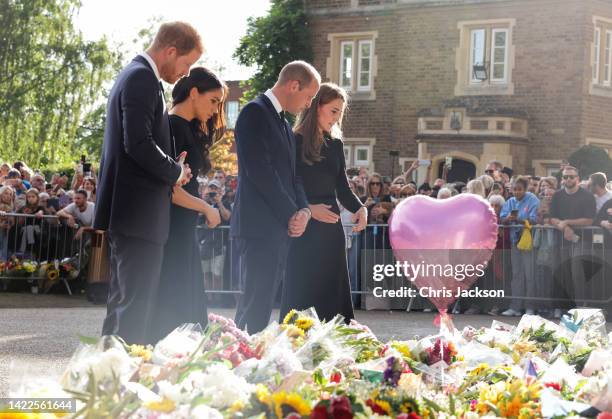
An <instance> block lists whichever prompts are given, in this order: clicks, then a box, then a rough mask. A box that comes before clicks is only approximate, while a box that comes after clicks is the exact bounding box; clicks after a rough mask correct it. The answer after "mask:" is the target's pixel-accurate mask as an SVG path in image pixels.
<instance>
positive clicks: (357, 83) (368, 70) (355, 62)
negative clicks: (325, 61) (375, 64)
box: [339, 39, 372, 92]
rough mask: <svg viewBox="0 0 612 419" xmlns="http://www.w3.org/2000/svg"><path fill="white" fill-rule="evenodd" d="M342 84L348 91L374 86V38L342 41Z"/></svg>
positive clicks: (367, 88)
mask: <svg viewBox="0 0 612 419" xmlns="http://www.w3.org/2000/svg"><path fill="white" fill-rule="evenodd" d="M339 79H340V83H339V84H340V86H341V87H343V88H345V89H346V90H348V91H360V92H364V91H365V92H367V91H369V90H371V88H372V40H370V39H368V40H359V41H342V42H341V43H340V78H339Z"/></svg>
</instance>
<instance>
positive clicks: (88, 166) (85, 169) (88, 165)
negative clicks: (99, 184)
mask: <svg viewBox="0 0 612 419" xmlns="http://www.w3.org/2000/svg"><path fill="white" fill-rule="evenodd" d="M83 173H84V174H85V176H91V163H83Z"/></svg>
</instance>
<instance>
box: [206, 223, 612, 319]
mask: <svg viewBox="0 0 612 419" xmlns="http://www.w3.org/2000/svg"><path fill="white" fill-rule="evenodd" d="M351 227H352V226H351V225H345V226H344V228H345V236H346V242H347V247H346V254H347V261H348V268H349V276H350V281H351V292H352V294H353V300H354V301H355V302H356V303H357V305H358V306H361V307H362V308H366V309H376V308H379V309H407V310H411V309H418V308H432V307H433V306H432V305H431V303H430V302H429V301H428V300H427V299H426V298H421V297H419V296H417V297H414V298H376V297H374V295H373V289H374V287H376V286H380V283H375V282H374V281H373V280H372V266H373V265H374V264H394V263H395V257H394V254H393V251H392V249H391V245H390V240H389V232H388V226H387V225H368V226H367V228H366V229H365V230H364V231H362V232H360V233H353V232H352V231H351ZM513 228H516V227H512V226H499V234H501V235H504V234H509V233H510V232H511V229H513ZM576 231H577V232H578V234H581V235H582V238H581V239H580V240H579V241H578V242H576V243H572V242H569V241H567V240H564V239H563V237H562V233H561V232H560V231H558V230H557V229H555V228H554V227H552V226H540V225H538V226H533V227H532V231H531V232H532V239H533V243H534V247H533V249H532V250H531V251H528V252H523V253H522V254H521V259H520V264H518V265H517V260H518V257H515V262H514V263H515V268H517V267H518V268H519V269H520V268H521V267H527V269H526V270H525V271H526V272H527V275H526V276H525V277H524V278H523V279H522V280H515V284H514V285H513V269H512V267H513V260H512V256H513V252H517V251H516V250H512V249H511V247H512V245H511V244H510V243H509V242H508V245H509V247H508V248H504V249H497V250H495V251H494V253H493V256H492V258H491V260H490V261H489V263H488V267H487V269H486V273H485V275H484V276H483V277H482V278H480V279H479V280H478V281H476V283H475V284H474V286H478V287H479V288H480V289H485V290H503V291H504V296H503V297H502V298H499V299H488V298H487V299H485V298H480V299H479V298H476V297H474V298H468V299H461V300H459V304H460V305H461V306H462V308H464V309H465V308H467V307H468V306H470V305H476V306H479V307H481V308H483V309H486V308H487V306H491V305H496V304H497V305H499V306H504V305H505V306H507V305H509V304H510V302H511V301H512V300H521V301H522V302H523V304H524V305H525V306H526V307H533V308H537V309H542V308H550V309H553V308H564V307H567V308H569V307H570V306H598V307H606V306H608V305H610V304H611V303H612V249H611V248H612V246H611V243H609V240H611V237H612V236H610V235H609V234H608V235H606V234H604V232H603V229H601V228H600V227H583V228H577V229H576ZM198 237H199V239H200V244H201V246H200V247H201V251H202V265H203V268H204V278H205V285H206V292H207V293H208V294H213V295H214V294H240V293H241V289H242V287H241V284H240V271H239V270H240V266H239V262H238V257H237V254H238V252H237V250H236V248H235V242H234V240H232V239H231V238H230V235H229V227H228V226H222V227H217V228H215V229H208V228H206V227H199V228H198ZM606 246H607V247H608V249H606ZM517 282H522V283H520V284H517ZM409 285H411V284H410V283H409V281H406V280H405V278H395V279H392V280H390V281H387V282H385V284H384V286H385V287H387V288H388V289H389V288H391V289H392V288H395V289H399V288H400V287H402V286H409Z"/></svg>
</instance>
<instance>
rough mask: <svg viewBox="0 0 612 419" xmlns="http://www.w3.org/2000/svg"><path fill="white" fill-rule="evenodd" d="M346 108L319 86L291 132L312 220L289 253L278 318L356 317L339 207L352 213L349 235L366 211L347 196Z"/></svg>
mask: <svg viewBox="0 0 612 419" xmlns="http://www.w3.org/2000/svg"><path fill="white" fill-rule="evenodd" d="M346 103H347V95H346V92H345V91H344V90H343V89H342V88H340V87H338V86H336V85H335V84H332V83H323V84H322V85H321V88H320V90H319V93H317V95H316V96H315V98H314V99H313V100H312V104H311V105H310V108H308V109H306V110H305V111H303V112H302V114H301V115H300V116H299V118H298V122H297V125H296V127H295V129H294V131H295V134H296V135H295V139H296V152H297V158H296V162H297V173H298V176H300V177H301V178H302V183H303V185H304V190H305V192H306V196H307V198H308V202H309V203H310V205H309V208H310V211H311V213H312V220H310V222H309V223H308V226H307V227H306V230H305V231H304V234H303V235H302V236H301V237H299V238H296V239H294V241H293V243H292V244H291V249H290V251H289V260H288V264H287V275H286V280H285V288H284V292H283V301H282V304H281V319H282V318H283V317H284V316H285V314H286V313H287V312H288V311H289V310H291V309H297V310H303V309H307V308H309V307H314V308H315V309H316V311H317V314H318V315H319V318H321V319H325V320H330V319H332V318H333V317H334V316H335V315H336V314H341V315H343V316H344V318H345V320H346V321H349V320H350V319H352V318H353V317H354V314H353V304H352V300H351V287H350V281H349V274H348V268H347V262H346V249H345V247H346V244H345V237H344V230H343V228H342V224H341V222H340V209H339V206H338V201H340V204H341V205H342V206H343V207H344V208H346V209H347V210H348V211H350V212H351V213H353V217H352V221H353V222H354V223H356V225H355V226H354V227H353V229H352V230H353V231H354V232H357V231H361V230H363V229H364V228H365V226H366V222H367V211H366V209H365V207H364V206H363V205H362V204H361V201H360V200H359V198H358V197H357V196H356V195H355V194H354V193H353V191H351V188H350V186H349V183H348V179H347V177H346V163H345V161H344V150H343V143H342V140H341V138H342V132H341V130H340V128H341V123H342V116H343V114H344V109H345V107H346Z"/></svg>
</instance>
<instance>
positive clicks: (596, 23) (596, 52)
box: [589, 16, 612, 97]
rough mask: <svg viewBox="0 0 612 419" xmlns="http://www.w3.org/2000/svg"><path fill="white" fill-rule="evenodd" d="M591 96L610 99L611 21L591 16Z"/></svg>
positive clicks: (611, 77) (611, 66) (611, 72)
mask: <svg viewBox="0 0 612 419" xmlns="http://www.w3.org/2000/svg"><path fill="white" fill-rule="evenodd" d="M591 76H592V82H591V85H590V88H589V92H590V93H591V94H595V95H600V96H606V97H612V89H611V87H612V19H609V18H605V17H600V16H593V43H592V44H591Z"/></svg>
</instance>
